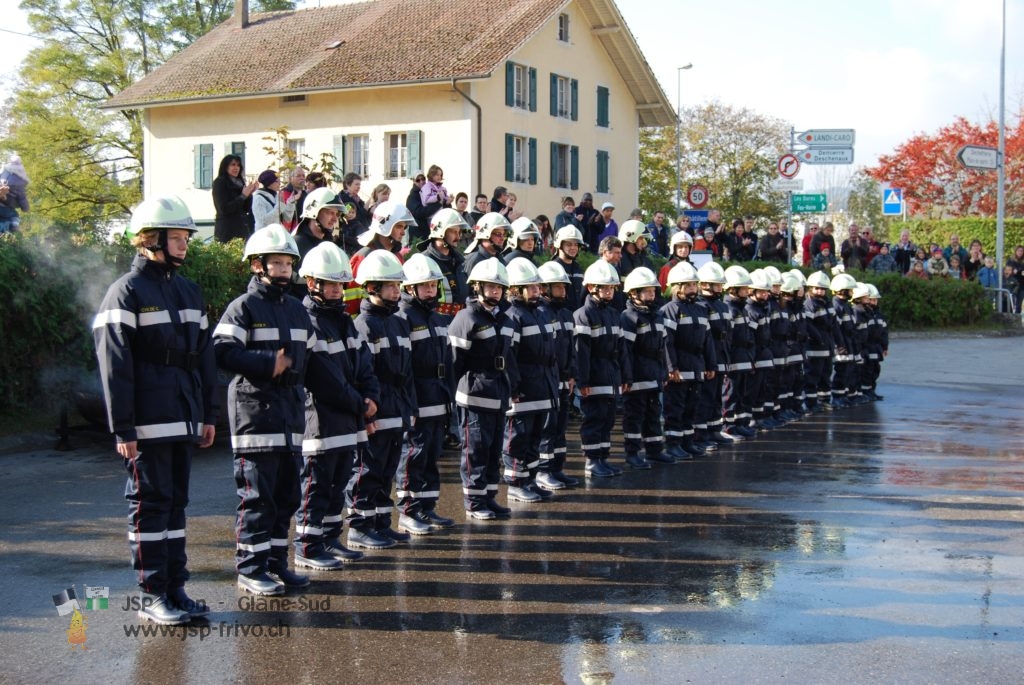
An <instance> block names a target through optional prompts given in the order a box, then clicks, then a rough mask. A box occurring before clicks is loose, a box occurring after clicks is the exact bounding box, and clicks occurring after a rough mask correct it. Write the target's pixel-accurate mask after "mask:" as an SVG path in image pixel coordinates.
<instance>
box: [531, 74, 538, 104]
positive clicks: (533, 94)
mask: <svg viewBox="0 0 1024 685" xmlns="http://www.w3.org/2000/svg"><path fill="white" fill-rule="evenodd" d="M530 111H531V112H536V111H537V70H536V69H534V68H533V67H530Z"/></svg>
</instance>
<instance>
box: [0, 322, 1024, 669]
mask: <svg viewBox="0 0 1024 685" xmlns="http://www.w3.org/2000/svg"><path fill="white" fill-rule="evenodd" d="M1022 344H1024V338H998V339H958V338H946V339H924V340H899V341H896V342H895V343H894V344H893V347H892V353H891V354H890V358H889V361H888V362H887V363H886V364H885V367H884V370H883V377H882V380H883V384H882V385H881V386H880V392H882V393H883V394H884V395H885V396H886V399H885V401H884V402H881V403H877V404H871V405H866V406H863V407H858V408H853V409H847V410H844V411H841V412H837V413H835V414H819V415H815V416H813V417H811V418H808V419H805V420H804V421H802V422H799V423H798V424H795V425H792V426H788V427H785V428H782V429H780V430H777V431H774V432H772V433H769V434H767V435H765V436H763V437H761V438H759V439H758V440H756V441H752V442H747V443H741V444H739V445H738V446H736V447H730V448H725V449H722V450H720V451H719V452H717V453H714V454H713V455H711V456H709V457H707V458H704V459H700V460H698V461H695V462H691V463H686V464H680V465H676V466H669V467H662V468H655V469H654V470H652V471H647V472H639V473H626V474H625V475H624V476H622V477H620V478H615V479H609V480H606V481H599V482H596V483H594V484H592V485H587V486H584V487H580V488H577V489H574V490H571V491H567V492H566V491H563V492H559V493H556V494H555V497H554V498H553V500H552V501H551V502H548V503H543V504H537V505H523V504H520V505H516V504H513V505H512V506H513V507H514V510H515V511H514V514H513V518H512V519H511V520H509V521H505V522H499V523H482V522H477V523H472V524H471V523H466V522H465V521H464V517H463V516H462V515H461V508H462V507H461V496H460V488H459V485H458V472H457V464H456V458H455V455H453V454H448V455H446V458H445V461H444V462H443V464H442V471H443V479H444V485H443V494H442V500H441V504H440V506H439V510H440V511H441V513H443V514H445V515H448V516H452V517H455V518H456V519H457V520H458V521H459V524H458V526H457V527H456V528H454V529H453V530H451V531H447V532H442V533H438V534H436V535H431V536H429V537H423V538H418V539H414V541H413V542H412V543H411V544H410V545H405V546H400V547H398V548H394V549H391V550H386V551H383V552H378V553H372V554H368V555H367V558H366V559H365V560H363V561H361V562H358V563H355V564H351V565H349V566H347V567H346V568H345V569H344V570H342V571H339V572H333V573H320V574H317V575H315V576H314V583H313V585H312V586H311V588H310V589H309V591H308V592H306V593H304V594H293V595H291V596H290V599H291V600H292V601H293V603H294V605H293V606H289V607H262V606H254V605H252V604H251V596H248V595H245V596H243V595H241V594H240V593H239V592H238V591H236V589H235V585H234V574H233V570H232V554H233V533H232V524H233V510H234V506H235V495H234V485H233V480H232V476H231V455H230V452H229V450H228V449H227V448H226V447H225V446H224V444H223V442H221V443H219V445H218V446H217V447H215V448H214V449H212V450H206V451H203V452H202V453H201V454H200V456H199V457H198V458H197V459H196V461H195V464H194V466H193V486H192V504H191V506H190V519H189V524H188V549H189V554H190V558H191V559H190V566H191V570H192V573H193V580H192V581H191V583H190V587H189V589H190V591H191V593H192V594H193V595H194V596H198V597H200V598H203V599H205V600H206V601H207V602H208V603H209V604H210V606H211V607H212V608H213V610H214V613H213V615H212V617H211V620H210V621H209V623H208V624H205V626H206V627H207V628H208V629H209V631H208V632H206V631H202V626H196V627H195V629H194V631H193V632H192V633H185V634H183V633H182V630H181V629H180V628H177V629H175V632H174V634H173V635H164V636H151V637H143V636H132V635H126V631H130V630H132V629H133V628H134V627H136V626H138V625H140V624H139V622H138V621H137V619H136V618H135V615H134V613H133V612H129V611H125V610H123V608H122V607H123V605H124V602H125V598H126V597H127V596H129V595H130V594H132V593H134V588H133V583H132V574H131V571H130V569H129V568H128V566H127V545H126V543H125V539H124V532H123V531H124V528H125V523H124V515H125V511H126V507H125V505H124V501H123V499H122V493H123V488H124V477H123V475H122V469H121V466H120V460H119V459H118V458H117V457H116V456H115V455H114V454H113V451H112V450H111V449H109V448H106V447H105V446H104V445H103V443H102V442H100V441H97V440H96V439H95V438H94V437H90V436H89V435H88V434H79V435H76V436H75V437H74V438H73V440H74V443H75V446H76V449H75V450H74V451H72V452H56V451H54V450H52V449H39V450H36V451H28V450H26V449H11V448H10V447H9V445H10V443H8V449H7V450H6V452H5V453H4V454H2V455H0V511H2V521H3V522H4V525H3V527H2V528H0V574H2V576H3V578H4V579H5V581H6V582H5V583H4V584H3V586H2V590H0V600H2V605H3V610H2V612H0V644H2V646H3V653H4V662H5V663H4V667H3V669H2V670H0V682H4V683H21V682H24V683H42V682H46V683H48V682H59V681H64V680H67V679H69V678H71V679H74V680H75V682H83V683H85V682H106V683H120V682H146V683H179V682H180V683H190V682H194V683H207V682H240V681H244V682H247V683H260V682H278V683H282V682H285V683H292V682H301V683H307V682H308V683H312V682H334V683H361V684H367V685H368V684H373V683H385V682H390V683H401V682H415V683H617V684H618V683H684V682H693V683H722V682H727V683H779V682H789V683H880V682H881V683H1020V682H1024V450H1022V448H1021V439H1020V436H1021V433H1022V428H1024V418H1022V416H1024V415H1022V410H1024V392H1022V388H1024V371H1022V370H1021V369H1022V365H1021V356H1022ZM573 438H575V433H571V435H570V440H572V439H573ZM570 444H572V443H570ZM43 447H47V448H48V447H49V445H43ZM581 468H582V463H581V460H580V458H579V457H576V458H575V459H572V460H571V468H570V471H573V472H575V475H580V473H579V472H580V471H581ZM70 585H75V586H76V589H77V591H78V594H79V596H80V597H81V596H83V595H84V586H86V585H90V586H108V587H109V588H110V608H109V609H107V610H100V611H89V612H86V616H87V618H88V621H89V622H88V628H87V643H86V646H87V647H88V651H86V652H80V651H75V652H72V651H70V649H69V648H68V645H67V643H66V630H67V628H68V623H69V620H68V618H67V617H60V616H58V615H57V612H56V610H55V609H54V606H53V603H52V601H51V595H53V594H56V593H58V592H60V591H61V590H63V589H64V588H66V587H69V586H70ZM243 597H244V599H243ZM147 625H149V624H147Z"/></svg>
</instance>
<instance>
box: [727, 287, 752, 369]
mask: <svg viewBox="0 0 1024 685" xmlns="http://www.w3.org/2000/svg"><path fill="white" fill-rule="evenodd" d="M748 299H749V298H748ZM725 303H726V304H727V305H728V306H729V315H730V316H731V317H732V340H730V341H729V371H750V370H751V369H753V368H754V330H753V329H752V328H751V327H750V322H749V321H748V320H747V305H746V300H743V299H740V298H738V297H736V296H735V295H726V296H725Z"/></svg>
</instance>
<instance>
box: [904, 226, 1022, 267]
mask: <svg viewBox="0 0 1024 685" xmlns="http://www.w3.org/2000/svg"><path fill="white" fill-rule="evenodd" d="M904 228H906V229H909V230H910V239H911V240H913V241H914V243H915V244H917V245H924V246H925V247H927V246H928V243H936V244H938V245H939V246H941V247H946V246H947V245H949V236H951V235H952V234H954V233H956V234H957V235H958V236H960V244H961V245H963V246H964V247H965V248H966V247H968V246H969V245H970V244H971V241H972V240H974V239H975V238H977V239H978V240H980V241H981V245H982V248H983V250H984V251H985V254H987V255H992V257H995V256H996V220H995V217H964V218H961V219H911V220H910V221H906V222H902V221H901V222H894V223H892V224H890V225H889V230H888V236H887V237H888V240H889V242H893V243H895V242H897V241H898V240H899V239H900V231H902V230H903V229H904ZM1003 231H1004V236H1003V252H1004V255H1003V258H1004V259H1006V258H1007V257H1010V256H1011V255H1012V254H1013V246H1014V245H1024V219H1006V220H1005V221H1004V222H1003Z"/></svg>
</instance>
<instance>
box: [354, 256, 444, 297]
mask: <svg viewBox="0 0 1024 685" xmlns="http://www.w3.org/2000/svg"><path fill="white" fill-rule="evenodd" d="M360 271H362V267H361V266H360ZM402 273H403V274H404V275H405V278H404V279H402V287H403V288H404V287H406V286H407V285H417V284H419V283H430V282H431V281H440V280H441V279H443V278H444V274H443V273H441V267H439V266H438V265H437V262H435V261H434V260H433V259H431V258H430V257H428V256H427V255H425V254H423V253H422V252H417V253H416V254H414V255H412V256H411V257H409V259H407V260H405V264H403V265H402Z"/></svg>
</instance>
